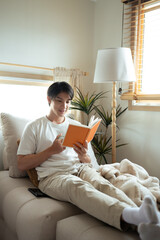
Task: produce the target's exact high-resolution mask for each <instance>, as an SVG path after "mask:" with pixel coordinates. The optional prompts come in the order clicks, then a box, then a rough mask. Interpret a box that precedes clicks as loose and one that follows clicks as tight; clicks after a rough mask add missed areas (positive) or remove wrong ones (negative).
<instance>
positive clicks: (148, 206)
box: [122, 196, 160, 226]
mask: <svg viewBox="0 0 160 240" xmlns="http://www.w3.org/2000/svg"><path fill="white" fill-rule="evenodd" d="M122 218H123V220H124V221H125V222H127V223H130V224H134V225H136V226H138V225H139V224H140V223H159V222H160V215H159V212H158V209H157V207H156V204H155V202H154V201H153V200H152V198H151V197H150V196H146V197H145V198H144V201H143V203H142V205H141V206H140V207H137V208H133V207H127V208H125V209H124V210H123V213H122Z"/></svg>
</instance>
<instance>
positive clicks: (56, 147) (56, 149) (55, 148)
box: [50, 134, 66, 154]
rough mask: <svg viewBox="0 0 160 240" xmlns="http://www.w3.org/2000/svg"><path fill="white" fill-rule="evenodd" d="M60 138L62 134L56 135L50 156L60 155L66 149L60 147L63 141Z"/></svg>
mask: <svg viewBox="0 0 160 240" xmlns="http://www.w3.org/2000/svg"><path fill="white" fill-rule="evenodd" d="M61 136H62V134H58V135H57V137H56V139H55V140H54V142H53V144H52V146H51V147H50V149H51V151H52V154H58V153H61V152H63V151H64V150H65V149H66V147H64V146H63V145H62V143H63V139H61V138H60V137H61Z"/></svg>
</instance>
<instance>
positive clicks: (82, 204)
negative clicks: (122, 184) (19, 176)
mask: <svg viewBox="0 0 160 240" xmlns="http://www.w3.org/2000/svg"><path fill="white" fill-rule="evenodd" d="M39 188H40V190H41V191H42V192H44V193H46V194H47V195H49V196H51V197H52V198H55V199H58V200H61V201H68V202H70V203H72V204H74V205H76V206H77V207H79V208H80V209H82V210H83V211H85V212H87V213H88V214H90V215H92V216H94V217H95V218H97V219H99V220H101V221H103V222H105V223H107V224H109V225H111V226H113V227H116V228H118V229H120V230H121V221H120V219H121V215H122V211H123V209H124V208H126V207H128V206H133V207H136V205H135V204H134V202H132V200H131V199H129V198H128V197H127V196H126V195H125V193H123V192H122V191H121V190H119V189H117V188H115V187H114V186H113V185H112V184H111V183H110V182H109V181H108V180H106V179H105V178H103V177H102V176H101V175H100V173H98V172H97V171H96V169H94V168H92V166H91V165H87V164H83V165H81V167H80V168H79V172H78V174H77V175H73V174H70V173H59V174H53V175H50V176H48V177H46V178H44V179H42V180H40V183H39Z"/></svg>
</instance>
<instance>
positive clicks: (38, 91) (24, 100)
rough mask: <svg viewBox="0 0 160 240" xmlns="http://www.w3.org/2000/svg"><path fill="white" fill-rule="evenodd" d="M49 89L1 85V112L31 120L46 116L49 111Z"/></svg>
mask: <svg viewBox="0 0 160 240" xmlns="http://www.w3.org/2000/svg"><path fill="white" fill-rule="evenodd" d="M47 88H48V87H44V86H43V87H40V86H23V85H8V84H1V85H0V112H7V113H10V114H13V115H15V116H19V117H22V118H30V119H33V118H37V117H41V116H43V115H46V114H47V113H48V109H49V108H48V102H47Z"/></svg>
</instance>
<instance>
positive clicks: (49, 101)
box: [47, 96, 51, 106]
mask: <svg viewBox="0 0 160 240" xmlns="http://www.w3.org/2000/svg"><path fill="white" fill-rule="evenodd" d="M47 101H48V104H49V106H50V104H51V98H50V97H49V96H47Z"/></svg>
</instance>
